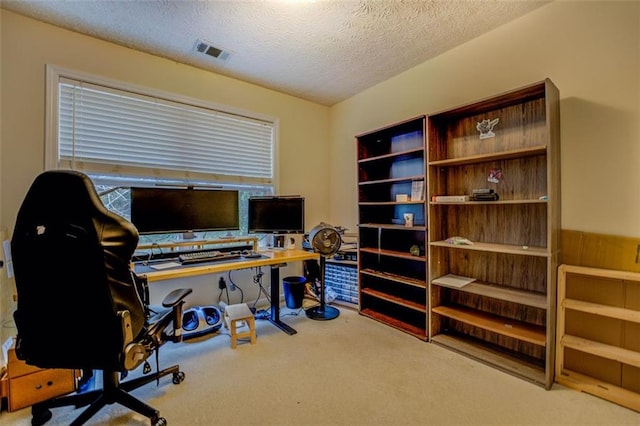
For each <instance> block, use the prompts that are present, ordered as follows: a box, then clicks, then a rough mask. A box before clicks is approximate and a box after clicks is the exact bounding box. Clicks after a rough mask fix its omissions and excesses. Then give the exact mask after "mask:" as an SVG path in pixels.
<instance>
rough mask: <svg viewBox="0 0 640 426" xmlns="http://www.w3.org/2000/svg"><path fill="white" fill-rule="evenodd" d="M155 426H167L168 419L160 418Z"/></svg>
mask: <svg viewBox="0 0 640 426" xmlns="http://www.w3.org/2000/svg"><path fill="white" fill-rule="evenodd" d="M153 426H167V419H165V418H164V417H158V420H156V422H155V423H154V424H153Z"/></svg>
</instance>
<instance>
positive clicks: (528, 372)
mask: <svg viewBox="0 0 640 426" xmlns="http://www.w3.org/2000/svg"><path fill="white" fill-rule="evenodd" d="M431 341H432V342H433V343H436V344H438V345H441V346H444V347H446V348H449V349H451V350H454V351H456V352H459V353H461V354H465V355H468V356H470V357H471V358H473V359H476V360H478V361H481V362H485V363H487V364H489V365H493V366H495V367H496V368H498V369H500V370H503V371H506V372H508V373H511V374H514V375H516V376H519V377H522V378H523V379H526V380H529V381H531V382H533V383H539V384H542V383H544V382H545V372H544V369H543V368H542V367H540V366H539V365H537V364H534V363H530V362H526V361H524V360H523V359H522V358H521V357H514V356H510V355H508V354H506V353H505V352H504V351H497V350H493V349H491V348H489V347H487V346H486V345H479V344H477V343H476V342H474V341H473V340H471V339H468V338H464V337H461V336H457V335H456V336H450V335H448V334H438V335H436V336H433V337H431Z"/></svg>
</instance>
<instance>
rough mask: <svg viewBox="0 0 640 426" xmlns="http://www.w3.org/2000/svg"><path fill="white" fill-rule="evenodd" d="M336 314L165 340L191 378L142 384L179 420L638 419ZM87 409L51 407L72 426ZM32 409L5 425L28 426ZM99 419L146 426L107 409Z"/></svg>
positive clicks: (167, 355) (165, 358) (166, 351)
mask: <svg viewBox="0 0 640 426" xmlns="http://www.w3.org/2000/svg"><path fill="white" fill-rule="evenodd" d="M340 310H341V315H340V316H339V317H338V318H337V319H335V320H332V321H314V320H310V319H308V318H307V317H306V316H305V315H304V311H302V312H300V314H299V315H297V316H296V315H291V314H292V313H293V314H295V313H296V312H293V311H291V310H288V309H284V310H283V316H282V318H283V320H284V321H285V322H286V323H288V324H290V325H291V326H292V327H294V328H295V329H297V331H298V334H296V335H293V336H289V335H287V334H285V333H283V332H282V331H280V330H279V329H277V328H275V327H274V326H273V325H271V324H270V323H269V322H267V321H257V329H258V341H257V343H256V344H255V345H250V344H249V343H247V342H243V343H240V344H239V345H238V348H237V349H235V350H233V349H231V347H230V339H229V336H228V335H227V334H225V333H226V330H224V329H222V330H221V333H219V334H216V335H212V336H210V337H208V338H200V339H199V340H191V341H187V342H183V343H180V344H170V343H168V344H166V345H165V346H163V347H162V349H161V352H160V355H161V366H162V367H166V366H169V365H170V364H173V363H180V365H181V369H182V370H183V371H184V372H185V374H186V379H185V381H184V382H183V383H181V384H179V385H174V384H172V383H171V378H165V379H164V380H163V381H161V384H160V386H159V387H156V385H155V383H152V384H150V385H147V386H145V387H144V388H141V389H138V390H136V391H134V395H135V396H137V397H139V398H141V399H143V400H144V401H145V402H147V403H149V404H150V405H152V406H154V407H156V408H157V409H159V410H160V413H161V415H162V416H163V417H165V418H166V419H167V423H168V424H169V425H171V426H182V425H193V426H196V425H214V424H220V425H278V426H283V425H463V424H466V425H472V424H473V425H475V424H477V425H638V424H640V413H637V412H634V411H631V410H628V409H625V408H623V407H620V406H617V405H615V404H612V403H610V402H607V401H604V400H601V399H598V398H595V397H592V396H590V395H587V394H583V393H580V392H577V391H574V390H570V389H567V388H564V387H562V386H559V385H555V386H554V387H553V388H552V389H551V390H550V391H546V390H544V389H543V388H541V387H538V386H536V385H534V384H531V383H529V382H526V381H524V380H521V379H518V378H515V377H513V376H511V375H509V374H506V373H503V372H500V371H498V370H495V369H493V368H491V367H488V366H486V365H483V364H481V363H478V362H476V361H473V360H470V359H468V358H466V357H463V356H460V355H458V354H456V353H454V352H451V351H449V350H446V349H443V348H442V347H439V346H437V345H435V344H431V343H425V342H423V341H420V340H418V339H416V338H414V337H411V336H409V335H407V334H405V333H402V332H399V331H397V330H394V329H392V328H389V327H387V326H384V325H382V324H379V323H377V322H375V321H373V320H371V319H368V318H365V317H362V316H360V315H358V313H357V312H355V311H352V310H349V309H346V308H341V309H340ZM79 412H80V410H72V409H70V408H59V409H55V410H53V419H52V420H51V421H49V422H48V423H47V425H66V424H69V423H70V421H72V420H73V419H74V418H75V416H76V415H77V414H78V413H79ZM30 419H31V416H30V410H29V409H24V410H20V411H18V412H14V413H7V412H3V413H2V414H1V415H0V423H1V424H3V425H28V424H30ZM89 424H91V425H147V424H149V423H148V421H147V420H146V419H144V418H142V417H141V416H139V415H137V414H133V413H131V412H130V411H128V410H127V409H125V408H123V407H121V406H118V405H111V406H108V407H107V408H105V409H103V410H101V411H100V412H99V413H98V415H96V416H95V417H94V418H93V419H92V420H91V421H90V422H89Z"/></svg>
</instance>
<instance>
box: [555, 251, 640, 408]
mask: <svg viewBox="0 0 640 426" xmlns="http://www.w3.org/2000/svg"><path fill="white" fill-rule="evenodd" d="M638 330H640V273H637V272H627V271H620V270H612V269H601V268H592V267H586V266H576V265H566V264H563V265H560V267H559V268H558V317H557V333H556V334H557V340H558V342H557V346H556V351H557V354H556V375H555V381H556V382H558V383H560V384H563V385H565V386H568V387H571V388H573V389H576V390H579V391H582V392H587V393H590V394H593V395H596V396H598V397H600V398H604V399H607V400H609V401H612V402H615V403H617V404H620V405H623V406H625V407H628V408H631V409H633V410H636V411H639V412H640V339H638Z"/></svg>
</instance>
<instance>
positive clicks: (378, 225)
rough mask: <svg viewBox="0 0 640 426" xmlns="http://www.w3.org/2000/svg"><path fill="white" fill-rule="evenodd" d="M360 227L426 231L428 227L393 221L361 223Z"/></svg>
mask: <svg viewBox="0 0 640 426" xmlns="http://www.w3.org/2000/svg"><path fill="white" fill-rule="evenodd" d="M358 228H375V229H393V230H396V231H425V230H426V229H427V227H426V226H424V225H421V226H418V225H414V226H404V225H395V224H391V223H361V224H359V225H358Z"/></svg>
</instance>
